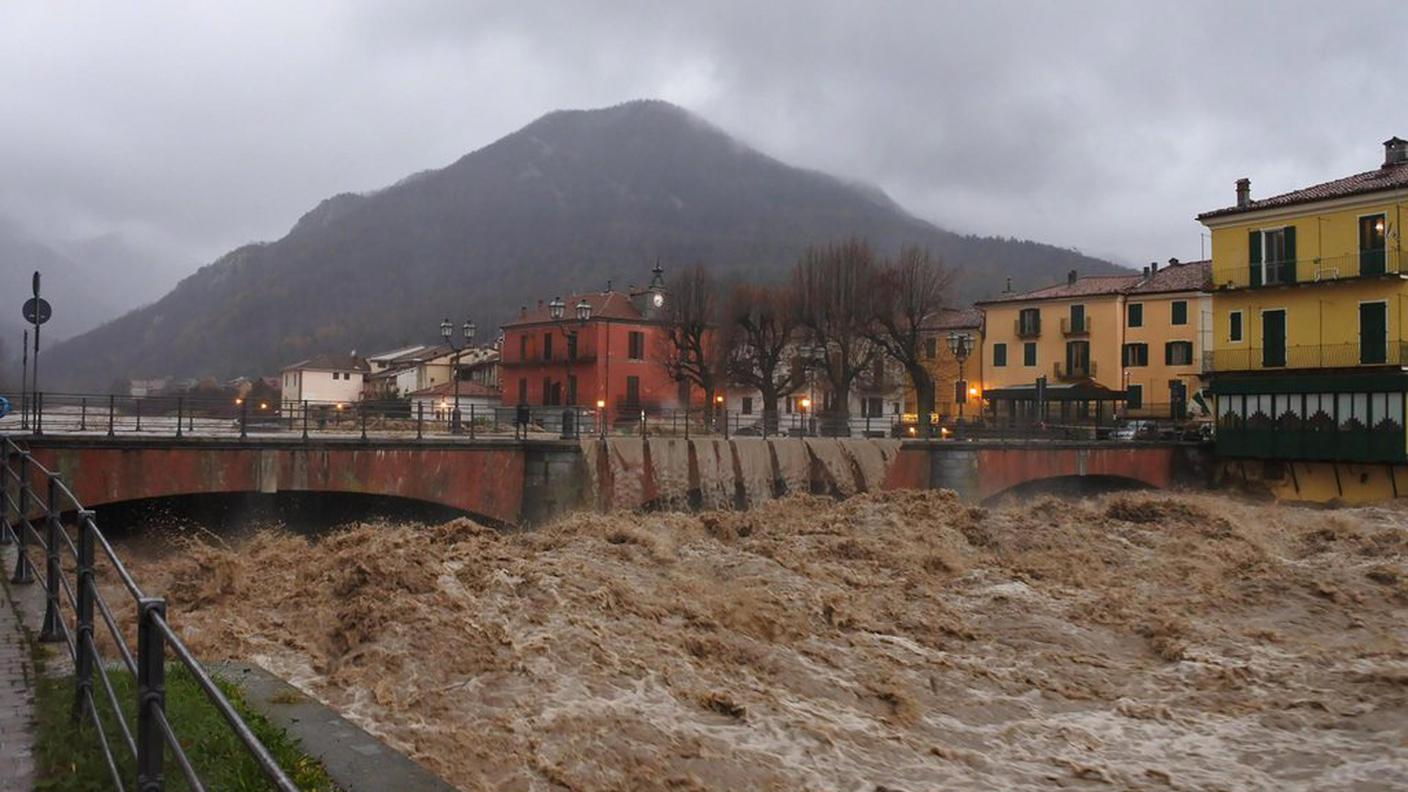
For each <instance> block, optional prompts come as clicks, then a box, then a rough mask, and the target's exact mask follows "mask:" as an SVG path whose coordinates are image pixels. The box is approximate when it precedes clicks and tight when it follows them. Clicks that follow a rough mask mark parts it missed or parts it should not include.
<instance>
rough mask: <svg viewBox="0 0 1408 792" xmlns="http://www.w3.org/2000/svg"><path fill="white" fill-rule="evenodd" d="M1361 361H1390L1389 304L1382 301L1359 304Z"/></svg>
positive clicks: (1363, 362)
mask: <svg viewBox="0 0 1408 792" xmlns="http://www.w3.org/2000/svg"><path fill="white" fill-rule="evenodd" d="M1359 362H1360V363H1361V364H1365V363H1369V364H1372V363H1387V362H1388V305H1387V304H1386V303H1382V302H1366V303H1360V304H1359Z"/></svg>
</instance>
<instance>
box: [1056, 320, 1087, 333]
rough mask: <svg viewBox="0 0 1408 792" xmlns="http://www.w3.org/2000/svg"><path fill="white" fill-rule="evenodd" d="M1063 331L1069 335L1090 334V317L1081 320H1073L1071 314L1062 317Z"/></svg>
mask: <svg viewBox="0 0 1408 792" xmlns="http://www.w3.org/2000/svg"><path fill="white" fill-rule="evenodd" d="M1061 333H1062V334H1063V335H1065V336H1067V337H1070V336H1087V335H1090V317H1088V316H1087V317H1085V318H1083V319H1081V320H1080V321H1079V322H1073V321H1071V318H1070V317H1069V316H1064V317H1062V318H1061Z"/></svg>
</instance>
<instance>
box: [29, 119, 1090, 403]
mask: <svg viewBox="0 0 1408 792" xmlns="http://www.w3.org/2000/svg"><path fill="white" fill-rule="evenodd" d="M850 235H859V236H862V237H865V238H867V239H869V240H870V241H871V242H873V243H874V244H876V245H877V246H878V247H880V248H882V249H884V250H891V251H892V250H895V249H897V248H898V247H899V246H900V245H904V244H919V245H924V246H927V247H929V248H930V249H931V250H932V251H933V252H935V253H936V254H938V255H940V256H941V257H943V259H944V260H945V261H947V262H948V263H949V264H950V265H951V266H954V267H955V268H958V269H961V270H962V272H963V275H962V278H961V280H960V291H959V292H958V293H957V294H956V295H955V298H956V299H958V300H961V301H966V300H970V299H973V298H976V297H980V296H983V295H987V294H992V293H993V292H995V291H996V290H997V289H999V288H1001V285H1002V282H1003V279H1004V278H1006V277H1008V276H1011V277H1012V278H1013V279H1014V281H1016V282H1018V283H1023V284H1026V283H1042V282H1048V281H1054V280H1058V279H1059V278H1061V277H1063V276H1064V273H1065V272H1066V271H1067V270H1068V269H1073V268H1074V269H1080V270H1082V271H1085V272H1105V271H1111V270H1113V269H1115V267H1114V265H1112V264H1110V263H1109V262H1105V261H1101V260H1098V259H1094V258H1090V257H1087V256H1084V255H1081V254H1079V253H1077V252H1074V251H1071V250H1067V249H1062V248H1057V247H1052V246H1049V245H1043V244H1039V243H1035V242H1028V241H1018V240H1010V239H999V238H986V237H973V236H963V235H961V234H957V233H953V232H950V231H946V230H943V229H940V228H939V227H937V226H935V225H933V224H931V223H929V222H926V221H924V220H921V219H918V218H916V217H914V216H913V215H911V214H909V213H907V212H906V211H905V210H904V209H903V208H901V207H900V206H898V205H897V204H896V203H895V202H894V201H892V200H890V199H889V198H888V197H887V196H886V195H885V194H884V193H883V192H882V191H880V190H879V189H877V188H875V187H871V186H864V185H856V184H852V183H848V182H846V181H843V180H840V179H836V178H833V177H831V176H828V175H826V174H822V173H818V172H816V171H811V170H804V169H800V168H795V167H792V166H789V165H787V164H785V163H782V162H780V161H778V160H776V159H773V158H771V157H768V156H766V155H763V154H761V153H759V152H757V151H756V150H754V149H752V148H750V147H748V146H746V145H744V144H742V143H740V142H739V141H738V140H736V139H734V138H732V137H730V136H729V135H727V134H725V133H724V132H723V131H721V130H719V129H718V128H716V127H714V126H712V125H711V124H709V123H707V122H706V121H704V120H702V119H700V118H698V117H697V116H694V115H692V114H690V113H688V112H687V111H685V110H683V109H681V108H679V107H676V106H674V105H671V104H668V103H665V102H659V101H640V102H631V103H627V104H623V105H618V106H614V107H610V108H605V109H600V110H592V111H561V112H554V113H550V114H548V115H546V116H543V117H542V118H540V119H538V120H537V121H535V122H533V123H531V124H529V125H528V126H526V127H524V128H523V129H521V130H519V131H517V132H515V133H513V134H510V135H508V136H506V137H504V138H502V139H500V140H498V141H496V142H495V143H492V144H490V145H488V146H485V147H484V148H482V149H480V150H478V151H475V152H473V153H471V154H468V155H466V156H464V157H462V158H461V159H459V160H458V161H456V162H454V163H453V164H451V165H449V166H448V167H445V168H442V169H438V170H428V171H423V172H420V173H417V174H414V175H413V176H410V177H407V178H404V179H402V180H400V181H399V182H397V183H396V184H394V185H392V186H390V187H387V188H384V189H380V190H376V191H373V192H369V193H365V194H351V193H348V194H342V195H337V196H333V197H331V198H328V199H327V200H324V201H322V202H321V203H320V204H319V205H318V206H317V207H315V208H314V209H313V210H312V211H310V212H308V213H307V214H305V215H304V216H303V217H302V218H301V219H299V220H298V222H297V223H296V224H295V225H294V226H293V228H292V230H291V231H289V233H288V234H287V235H286V236H284V237H283V238H281V239H279V240H277V241H275V242H270V243H256V244H249V245H245V246H242V247H240V248H237V249H236V250H233V251H231V252H230V253H228V254H226V255H224V256H222V257H221V258H220V259H218V260H217V261H215V262H214V263H212V264H210V265H209V266H206V267H204V268H202V269H201V270H200V271H199V272H197V273H196V274H194V275H192V276H190V277H188V278H186V279H185V280H183V281H182V282H181V283H180V284H179V285H178V286H177V287H176V288H175V289H174V290H173V291H172V292H171V293H170V294H168V295H166V296H165V297H163V298H161V299H160V300H158V301H157V302H155V303H153V304H152V305H149V306H146V307H144V308H141V309H139V310H137V311H134V312H132V313H130V314H128V315H126V316H123V317H121V318H120V319H118V320H116V321H113V322H111V323H109V324H107V325H104V326H103V327H100V328H98V329H96V330H94V331H92V332H89V333H86V334H84V335H81V336H79V337H78V338H75V339H73V340H71V341H69V342H67V343H65V344H63V345H62V346H60V347H58V348H56V349H55V350H54V353H53V355H52V357H53V359H54V361H55V365H54V368H55V370H61V371H63V372H64V374H65V380H64V384H65V385H69V386H84V387H101V386H106V385H107V384H108V383H109V382H111V381H112V380H113V379H114V378H115V377H119V376H125V377H139V376H157V375H163V374H177V375H188V376H205V375H211V376H217V377H228V376H234V375H238V374H253V373H269V372H273V371H277V370H278V368H279V367H280V366H281V365H283V364H286V363H289V362H292V361H294V360H297V359H298V358H300V357H303V356H306V355H310V354H313V353H317V352H325V351H347V350H350V349H358V350H361V351H364V352H366V351H371V350H373V349H376V348H379V347H388V346H393V345H396V344H400V343H405V342H415V341H428V340H433V338H434V336H435V333H436V328H437V325H438V323H439V321H440V319H441V318H442V317H444V316H450V317H455V318H458V317H463V316H470V317H473V318H474V319H475V320H476V322H477V323H478V324H479V326H480V327H481V328H484V331H483V332H484V333H485V334H486V335H487V334H489V333H492V332H493V328H495V327H497V326H498V325H499V324H500V323H501V322H503V321H505V320H507V319H509V318H510V317H511V316H512V315H513V313H514V311H515V310H516V307H517V306H519V305H525V304H529V303H532V302H534V301H536V300H538V299H550V298H551V297H553V296H555V295H557V294H559V293H565V292H570V291H572V290H574V289H579V290H584V289H598V288H604V287H605V285H606V283H607V282H608V281H614V283H615V284H617V285H618V286H625V285H627V284H628V283H630V282H631V281H633V280H634V281H636V282H642V283H643V282H644V281H645V279H646V278H648V277H649V272H648V271H649V269H650V267H651V266H652V265H653V264H654V263H655V262H656V261H657V260H659V261H661V262H662V264H664V265H665V266H666V267H671V266H679V265H682V264H686V263H689V262H693V261H702V262H705V263H706V264H708V265H709V266H710V267H712V268H714V269H715V271H716V272H718V273H719V274H720V276H728V275H730V274H734V273H736V274H741V275H744V276H746V277H749V278H754V279H768V278H777V277H781V276H782V275H783V274H784V273H785V272H786V271H787V269H788V268H789V267H790V266H791V264H792V263H793V262H794V261H795V259H796V257H797V256H798V254H799V253H800V252H801V251H802V250H803V249H804V248H805V247H806V246H807V245H808V244H815V243H826V242H829V241H834V240H839V239H842V238H845V237H847V236H850Z"/></svg>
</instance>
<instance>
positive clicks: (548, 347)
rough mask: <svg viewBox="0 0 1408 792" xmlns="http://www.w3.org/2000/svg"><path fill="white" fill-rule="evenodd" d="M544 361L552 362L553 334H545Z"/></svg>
mask: <svg viewBox="0 0 1408 792" xmlns="http://www.w3.org/2000/svg"><path fill="white" fill-rule="evenodd" d="M543 360H552V333H543Z"/></svg>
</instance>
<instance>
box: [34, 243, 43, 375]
mask: <svg viewBox="0 0 1408 792" xmlns="http://www.w3.org/2000/svg"><path fill="white" fill-rule="evenodd" d="M34 302H35V310H34V369H33V374H32V376H33V384H34V398H35V400H36V401H37V400H38V399H39V325H40V324H42V321H41V320H40V310H41V309H40V308H39V271H38V270H35V272H34Z"/></svg>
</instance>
